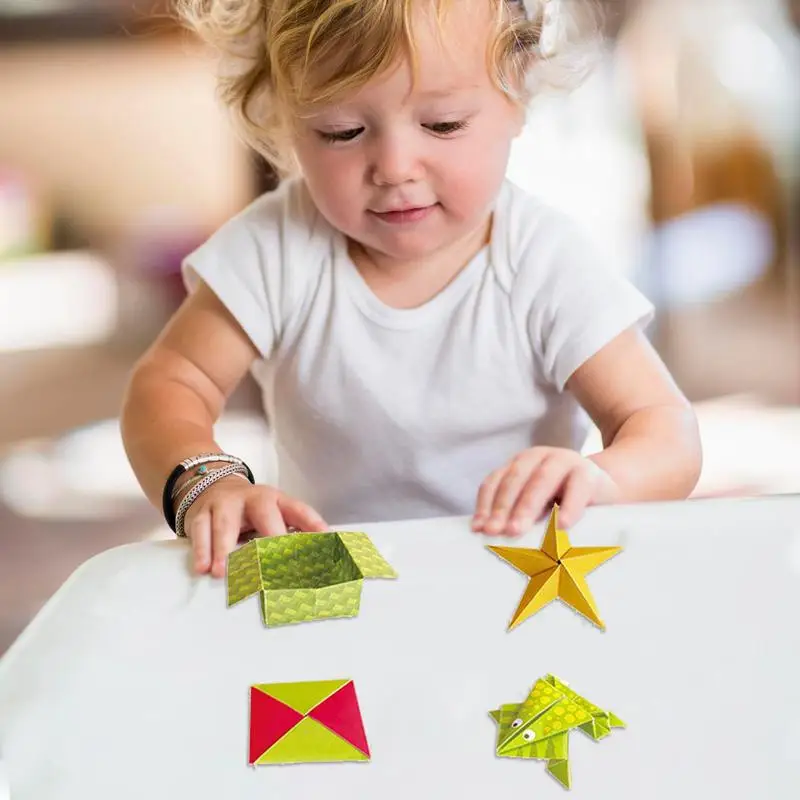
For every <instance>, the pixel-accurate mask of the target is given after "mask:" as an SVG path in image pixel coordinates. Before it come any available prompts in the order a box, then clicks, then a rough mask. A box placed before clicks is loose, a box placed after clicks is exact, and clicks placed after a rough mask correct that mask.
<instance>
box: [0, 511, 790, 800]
mask: <svg viewBox="0 0 800 800" xmlns="http://www.w3.org/2000/svg"><path fill="white" fill-rule="evenodd" d="M799 520H800V497H797V496H792V497H788V496H787V497H780V498H774V499H763V500H749V501H730V500H726V501H693V502H689V503H676V504H663V505H661V504H659V505H650V506H631V507H621V508H599V509H592V510H590V512H589V513H588V514H587V516H586V517H585V518H584V519H583V520H582V521H581V522H580V523H579V524H578V525H576V526H575V527H574V528H573V529H572V530H571V531H570V535H571V540H572V543H573V545H613V544H622V545H623V547H624V551H623V552H622V553H621V554H620V555H618V556H616V557H615V558H613V559H612V560H611V561H609V562H607V563H606V564H604V565H603V566H601V567H600V568H599V569H598V570H596V571H595V572H593V573H592V574H591V575H590V576H589V582H590V586H591V589H592V591H593V593H594V596H595V598H596V600H597V603H598V606H599V609H600V613H601V615H602V617H603V618H604V619H605V621H606V623H607V625H608V629H607V631H606V632H605V633H604V632H601V631H600V630H598V629H596V628H594V627H593V626H592V625H591V624H590V623H588V622H585V621H584V620H583V619H582V618H581V617H579V616H578V615H577V614H575V612H573V611H572V610H571V609H569V608H568V607H566V606H564V605H562V604H561V603H555V604H552V605H550V606H548V607H547V608H546V609H544V610H543V611H542V612H540V613H539V614H537V615H535V616H534V617H532V618H531V619H529V620H528V621H526V622H525V623H523V624H522V625H521V626H520V627H518V628H517V629H515V630H513V631H511V632H506V627H505V626H506V623H507V621H508V619H509V617H510V615H511V613H512V612H513V610H514V608H515V607H516V604H517V602H518V600H519V598H520V596H521V593H522V591H523V588H524V586H525V584H526V579H525V578H524V576H522V575H521V574H520V573H518V572H516V571H515V570H514V569H513V568H512V567H511V566H509V565H508V564H506V563H504V562H503V561H501V560H500V559H499V558H497V557H496V556H495V555H493V554H492V553H490V552H488V551H487V550H485V549H484V544H486V543H487V541H488V539H486V538H484V537H478V536H475V535H473V534H471V533H470V532H469V530H468V526H467V521H466V520H465V519H448V520H434V521H422V522H415V523H392V524H384V525H370V526H364V529H365V530H367V532H368V533H370V535H371V536H372V538H373V540H374V541H375V543H376V544H377V545H378V547H379V548H380V550H381V551H382V552H383V554H384V555H385V556H386V557H387V559H388V560H389V561H390V562H391V563H392V564H393V565H394V566H395V568H396V569H397V570H398V572H399V576H400V577H399V579H398V580H397V581H373V580H370V581H366V582H365V585H364V591H363V597H362V607H361V612H360V615H359V616H358V617H357V618H354V619H346V620H329V621H325V622H315V623H308V624H301V625H293V626H286V627H281V628H270V629H266V628H264V627H263V626H262V623H261V620H260V616H259V610H258V604H257V600H256V599H255V598H253V599H251V600H248V601H246V602H244V603H242V604H240V605H239V606H236V607H234V608H232V609H228V608H226V603H225V585H224V583H223V582H222V581H215V580H212V579H209V578H203V579H196V578H192V577H191V576H190V574H189V572H188V564H187V550H186V548H185V547H184V546H183V544H182V543H180V542H177V541H169V542H149V543H145V544H136V545H131V546H126V547H121V548H116V549H114V550H111V551H108V552H106V553H104V554H102V555H100V556H97V557H96V558H94V559H92V560H91V561H89V562H88V563H87V564H85V565H84V566H83V567H81V568H80V569H79V570H78V571H77V572H76V573H75V575H74V576H73V577H72V578H71V579H70V580H69V581H68V582H67V583H66V584H65V585H64V586H63V587H62V588H61V589H60V590H59V592H58V593H57V594H56V595H55V596H54V597H53V599H52V600H51V601H50V603H49V604H48V605H47V606H46V607H45V608H44V609H43V611H42V612H41V613H40V614H39V616H38V617H37V618H36V619H35V620H34V621H33V623H32V624H31V625H30V626H29V628H28V629H27V630H26V631H25V632H24V633H23V635H22V636H21V637H20V639H19V640H18V641H17V642H16V643H15V645H14V646H13V647H12V648H11V650H10V651H9V652H8V653H7V655H6V656H5V658H4V659H3V660H2V661H0V754H1V755H2V757H3V758H4V759H5V767H6V770H7V772H8V776H9V781H10V786H11V800H67V799H68V798H69V799H71V798H75V800H108V798H114V800H127V799H128V798H131V799H133V798H136V800H140V798H148V800H161V798H163V799H164V800H175V798H191V799H192V800H202V799H203V798H209V800H211V799H212V798H213V799H214V800H217V798H236V800H248V799H249V798H253V800H256V799H257V800H263V799H264V798H279V800H308V799H309V798H316V797H321V798H322V797H324V798H326V800H333V799H334V798H347V800H356V799H358V800H360V799H361V798H381V799H382V800H393V799H394V798H408V797H413V798H420V799H421V798H443V797H458V798H459V800H468V799H469V798H476V800H477V799H478V798H480V799H481V800H484V799H485V798H489V797H514V798H516V797H518V798H523V797H526V798H527V797H533V796H535V797H539V798H548V797H550V798H562V797H564V796H565V794H564V790H563V789H562V788H561V787H560V786H559V784H557V783H556V782H555V781H554V780H553V779H552V778H551V777H550V776H548V775H547V774H546V772H545V767H544V763H543V762H538V761H523V760H510V759H498V758H495V755H494V736H495V727H494V723H493V722H492V720H491V719H490V717H489V716H488V714H487V712H488V710H489V709H491V708H494V707H496V706H498V705H500V704H501V703H506V702H514V701H521V700H522V699H523V698H524V697H525V695H526V693H527V691H528V689H529V687H530V685H531V684H532V683H533V681H534V680H535V679H536V678H538V677H540V676H543V675H544V674H546V673H548V672H552V673H554V674H556V675H558V676H559V677H561V678H563V679H565V680H567V681H569V682H570V684H571V686H572V687H573V688H574V689H575V690H576V691H578V692H579V693H581V694H583V695H585V696H586V697H588V698H589V699H590V700H592V701H593V702H595V703H597V704H598V705H600V706H602V707H604V708H607V709H609V710H612V711H614V712H615V713H616V714H618V715H619V716H620V717H621V718H622V719H623V720H625V722H626V723H627V724H628V727H627V729H625V730H621V731H615V732H614V733H613V734H612V736H610V737H608V738H606V739H604V740H602V741H600V742H594V741H592V740H590V739H589V738H588V737H585V736H584V735H583V734H582V733H580V732H574V733H573V734H572V735H571V741H570V756H571V762H572V779H573V788H572V790H571V792H570V793H569V794H568V795H566V796H569V795H570V794H571V795H572V796H574V797H577V798H614V800H639V798H643V797H647V798H648V800H660V799H661V798H670V800H671V799H672V798H705V797H708V798H717V797H720V798H721V797H724V798H726V800H740V799H741V800H752V799H753V798H765V799H767V798H768V800H790V798H792V799H793V800H796V798H797V797H798V796H800V624H799V623H798V612H799V611H800V521H799ZM542 532H543V525H539V526H538V527H537V528H536V529H535V530H534V531H532V532H531V533H530V534H529V535H527V536H526V537H524V538H523V539H522V540H518V542H517V543H519V544H524V545H527V546H532V547H538V546H539V544H540V542H541V536H542ZM339 677H342V678H353V679H354V680H355V684H356V689H357V692H358V696H359V702H360V705H361V710H362V714H363V717H364V721H365V726H366V730H367V735H368V738H369V742H370V747H371V749H372V755H373V758H372V761H371V763H368V764H364V763H361V764H358V763H354V764H350V763H345V764H324V765H292V766H269V767H258V768H250V767H248V766H247V763H246V762H247V736H248V687H249V686H250V684H254V683H267V682H278V681H300V680H318V679H331V678H339Z"/></svg>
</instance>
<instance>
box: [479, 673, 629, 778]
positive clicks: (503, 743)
mask: <svg viewBox="0 0 800 800" xmlns="http://www.w3.org/2000/svg"><path fill="white" fill-rule="evenodd" d="M489 714H490V715H491V717H492V718H493V719H494V721H495V722H496V723H497V742H496V754H497V756H498V757H500V758H534V759H539V760H542V761H546V762H547V765H546V769H547V772H549V773H550V775H552V776H553V777H554V778H555V779H556V780H557V781H558V782H559V783H561V784H562V786H564V787H565V788H567V789H569V788H570V784H571V777H570V765H569V753H568V745H569V733H570V731H573V730H575V729H576V728H577V729H579V730H581V731H583V732H584V733H585V734H586V735H587V736H590V737H591V738H592V739H594V740H599V739H602V738H604V737H605V736H608V734H609V733H610V732H611V729H612V728H624V727H625V723H624V722H623V721H622V720H621V719H620V718H619V717H617V716H616V715H615V714H613V713H612V712H610V711H604V710H603V709H601V708H598V706H596V705H594V704H593V703H590V702H589V701H588V700H587V699H586V698H584V697H581V696H580V695H579V694H577V692H574V691H573V690H572V689H570V688H569V686H567V684H566V683H565V682H564V681H562V680H559V679H558V678H556V677H555V676H554V675H545V677H544V678H540V679H539V680H537V681H536V683H535V684H534V685H533V688H532V689H531V692H530V694H529V695H528V697H527V698H526V699H525V700H524V701H523V702H522V703H516V704H510V705H503V706H500V708H498V709H495V710H494V711H490V712H489Z"/></svg>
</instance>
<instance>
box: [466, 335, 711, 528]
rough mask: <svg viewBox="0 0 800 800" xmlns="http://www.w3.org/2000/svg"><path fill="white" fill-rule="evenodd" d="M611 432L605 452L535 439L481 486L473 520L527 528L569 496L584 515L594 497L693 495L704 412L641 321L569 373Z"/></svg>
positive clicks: (568, 506)
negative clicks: (585, 452) (697, 411)
mask: <svg viewBox="0 0 800 800" xmlns="http://www.w3.org/2000/svg"><path fill="white" fill-rule="evenodd" d="M567 389H568V390H569V391H571V392H572V393H573V394H574V395H575V397H576V398H577V399H578V401H579V402H580V403H581V405H582V406H583V407H584V409H586V411H587V412H588V414H589V415H590V416H591V418H592V420H593V421H594V423H595V425H597V427H598V428H599V430H600V432H601V434H602V437H603V446H604V449H603V451H602V452H600V453H597V454H595V455H592V456H589V457H588V458H582V457H581V456H580V455H579V454H578V453H575V452H574V451H571V450H566V449H562V448H552V447H533V448H531V449H529V450H525V451H524V452H522V453H520V454H519V455H518V456H517V457H516V458H515V459H513V460H512V462H511V463H510V464H508V465H506V466H504V467H502V468H501V469H499V470H496V471H495V472H494V473H492V475H490V476H489V477H488V478H487V479H486V481H485V482H484V484H483V485H482V486H481V489H480V492H479V496H478V504H477V509H476V514H475V519H474V520H473V529H474V530H476V531H482V532H485V533H489V534H497V533H502V532H506V533H509V534H517V533H520V532H522V531H523V530H524V529H525V528H526V527H528V525H530V524H531V523H532V522H533V521H534V520H537V519H539V518H541V516H542V515H543V514H545V513H547V511H548V510H549V506H550V504H551V503H552V502H553V500H554V499H556V498H558V499H560V503H561V505H560V512H559V518H560V520H561V522H562V524H563V525H565V526H567V525H571V524H574V523H575V522H576V521H577V520H578V519H579V518H580V516H581V515H582V514H583V511H584V509H585V507H586V506H587V505H590V504H601V503H630V502H641V501H647V500H669V499H683V498H686V497H688V496H689V494H690V493H691V492H692V490H693V489H694V487H695V486H696V484H697V481H698V479H699V476H700V468H701V463H702V455H701V447H700V436H699V432H698V427H697V420H696V418H695V415H694V412H693V410H692V408H691V405H690V404H689V402H688V401H687V399H686V398H685V397H684V395H683V394H682V393H681V391H680V390H679V389H678V387H677V386H676V384H675V382H674V381H673V379H672V377H671V376H670V374H669V372H668V371H667V369H666V367H665V366H664V364H663V363H662V362H661V359H660V358H659V357H658V355H657V354H656V352H655V351H654V350H653V348H652V346H651V345H650V343H649V342H648V341H647V339H646V338H645V336H644V335H643V334H642V333H641V332H640V331H639V329H638V328H632V329H630V330H628V331H626V332H624V333H622V334H620V335H619V336H618V337H616V338H615V339H614V340H613V341H611V342H610V343H609V344H608V345H606V346H605V347H603V348H602V349H601V350H600V351H599V352H598V353H597V354H595V355H594V356H593V357H592V358H590V359H589V360H588V361H586V362H585V363H584V364H583V365H582V366H581V367H579V368H578V369H577V370H576V371H575V373H574V374H573V375H572V377H571V378H570V380H569V381H568V382H567Z"/></svg>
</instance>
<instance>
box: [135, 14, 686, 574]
mask: <svg viewBox="0 0 800 800" xmlns="http://www.w3.org/2000/svg"><path fill="white" fill-rule="evenodd" d="M183 2H184V5H185V7H186V10H187V15H188V17H189V18H190V19H191V20H192V21H193V22H194V24H195V25H196V27H197V29H198V30H199V31H200V32H201V33H202V34H204V35H205V36H206V37H207V38H208V39H209V40H210V41H213V42H215V43H216V44H219V45H221V46H222V47H223V49H225V50H226V51H227V52H228V53H229V54H230V55H231V56H232V57H235V58H233V59H232V60H231V61H230V65H229V66H228V69H227V72H226V75H225V77H224V78H223V84H222V89H223V97H224V98H225V100H226V101H227V102H228V103H229V104H230V106H231V107H232V108H233V110H234V111H236V112H237V114H238V115H239V119H240V120H241V123H242V130H243V131H244V132H245V134H246V135H247V136H248V139H249V141H251V142H252V143H254V144H256V145H257V146H259V147H260V148H261V151H262V152H264V153H265V154H267V155H269V156H270V157H271V158H272V159H273V160H274V161H275V162H276V163H278V164H280V165H282V166H284V167H285V168H286V169H289V168H290V167H291V166H292V163H293V162H296V164H297V166H298V167H299V172H300V175H301V177H289V178H287V179H286V180H284V181H283V182H282V184H281V186H280V187H279V188H278V190H277V191H275V192H273V193H269V194H266V195H264V196H263V197H261V198H260V199H258V200H256V201H255V202H254V203H253V204H252V205H250V206H249V207H248V208H247V209H246V210H244V211H243V212H242V213H240V214H239V215H237V216H236V217H235V218H234V219H233V220H231V221H229V222H228V223H227V224H225V225H224V226H223V227H222V228H221V229H220V230H219V231H218V232H217V233H216V234H214V235H213V236H212V237H211V238H210V239H209V241H208V242H206V243H205V244H204V245H203V246H201V247H200V248H199V249H198V250H197V251H196V252H195V253H193V254H192V255H191V256H189V257H188V259H187V260H186V264H185V277H186V281H187V284H188V286H189V288H190V294H189V297H188V299H187V300H186V302H185V303H184V304H183V306H182V308H180V309H179V311H178V312H177V314H176V315H175V317H174V319H173V320H172V321H171V322H170V324H169V325H168V326H167V328H166V330H165V331H164V332H163V333H162V335H161V336H160V337H159V339H158V340H157V341H156V343H155V344H154V345H153V346H152V347H151V348H150V350H149V352H148V353H147V354H146V355H145V356H144V357H143V358H142V359H141V361H140V363H139V364H138V365H137V368H136V370H135V372H134V374H133V376H132V379H131V383H130V387H129V390H128V394H127V398H126V402H125V407H124V409H123V417H122V430H123V437H124V441H125V446H126V449H127V453H128V455H129V458H130V461H131V463H132V465H133V468H134V470H135V472H136V474H137V476H138V479H139V480H140V482H141V484H142V487H143V489H144V491H145V493H146V494H147V496H148V497H149V498H150V499H151V500H152V502H154V503H156V504H161V505H162V506H163V510H164V514H165V516H166V518H167V520H168V522H169V524H170V525H171V526H173V528H174V529H177V533H178V534H179V535H184V534H185V535H187V536H188V537H189V538H190V539H191V541H192V545H193V551H194V562H195V568H196V570H197V571H198V572H199V573H209V572H210V573H211V574H212V575H214V576H222V575H224V573H225V560H226V556H227V554H228V553H229V552H230V551H231V550H232V549H233V548H234V547H235V546H236V543H237V540H238V537H239V535H240V533H242V532H247V531H255V532H257V533H258V534H260V535H276V534H282V533H286V531H287V529H290V528H292V527H294V528H299V529H302V530H309V531H313V530H327V529H328V528H329V525H330V524H334V525H343V524H349V523H358V522H370V521H377V520H392V519H404V518H414V517H416V518H420V517H432V516H439V515H463V514H472V513H473V512H474V516H473V520H472V527H473V530H475V531H477V532H482V533H485V534H489V535H497V534H501V533H504V534H508V535H514V534H517V533H520V532H522V531H524V530H525V529H526V528H528V527H529V526H530V525H531V524H532V523H533V522H534V521H535V520H538V519H539V518H540V517H542V516H543V515H544V514H546V513H547V512H548V511H549V507H550V504H551V503H552V502H553V500H554V499H555V498H558V499H559V500H560V502H561V514H560V521H561V523H562V524H563V525H564V526H569V525H571V524H573V523H575V521H576V520H577V519H578V518H579V517H580V516H581V514H582V513H583V510H584V509H585V507H586V506H587V505H588V504H598V503H621V502H634V501H644V500H654V499H668V498H685V497H687V495H688V494H689V493H690V492H691V490H692V489H693V487H694V486H695V483H696V481H697V478H698V473H699V468H700V446H699V441H698V433H697V428H696V423H695V418H694V416H693V413H692V410H691V407H690V405H689V404H688V402H687V401H686V399H685V398H684V397H683V396H682V394H681V393H680V391H679V390H678V389H677V387H676V386H675V385H674V383H673V382H672V380H671V378H670V376H669V374H668V373H667V371H666V369H665V368H664V366H663V365H662V364H661V362H660V361H659V359H658V357H657V356H656V355H655V353H654V352H653V350H652V349H651V348H650V346H649V344H648V342H647V340H646V338H645V337H644V336H643V334H642V333H641V331H640V327H641V326H642V325H643V324H644V323H646V322H647V321H648V320H649V318H650V316H651V313H652V308H651V306H650V304H649V303H648V302H647V301H646V300H645V299H644V298H643V297H642V296H641V295H640V294H639V293H638V292H637V291H636V290H634V289H633V288H632V287H631V286H630V285H629V284H628V283H627V282H625V281H624V280H622V279H620V278H618V277H617V276H616V275H615V274H613V273H612V272H610V271H607V270H605V269H603V267H602V266H601V265H599V264H598V263H597V261H596V257H595V254H594V252H593V250H592V248H591V247H590V246H588V245H587V244H586V243H584V242H583V241H582V239H581V237H580V235H579V234H578V232H577V231H576V229H575V228H574V227H573V226H572V225H571V224H570V223H569V222H568V221H567V220H566V219H564V218H563V217H562V216H561V215H560V214H558V213H556V212H554V211H552V210H550V209H548V208H546V207H545V206H544V205H543V204H541V203H540V202H538V201H536V200H534V199H533V198H531V197H529V196H527V195H526V194H524V193H523V192H522V191H521V190H520V189H518V188H517V187H515V186H513V185H511V184H510V183H509V182H508V181H507V180H506V179H505V170H506V164H507V159H508V155H509V148H510V146H511V143H512V141H513V139H514V138H515V136H516V135H517V134H518V132H519V130H520V127H521V125H522V123H523V119H524V104H525V101H526V99H527V98H526V94H525V89H526V87H527V86H530V83H529V81H528V78H529V76H530V75H532V74H533V73H532V70H534V69H535V68H536V66H537V42H538V41H539V37H540V30H539V26H538V25H536V24H535V23H534V22H531V21H530V20H529V19H527V18H526V17H525V15H524V9H522V8H521V7H520V5H519V4H517V3H512V2H510V0H458V1H457V2H456V1H455V0H451V1H448V0H439V2H437V1H436V0H313V1H312V0H266V1H265V0H183ZM528 5H530V2H529V3H528ZM248 59H249V60H248ZM251 369H252V371H253V374H254V375H255V377H256V378H257V380H258V381H259V383H260V385H261V387H262V388H263V397H264V404H265V410H266V412H267V414H268V418H269V420H270V422H271V426H272V429H273V433H274V439H275V445H276V449H277V454H278V463H279V470H280V476H279V481H278V485H276V486H264V485H258V484H254V483H253V478H254V476H252V475H251V474H250V472H249V468H248V467H247V466H246V465H245V464H243V462H241V460H240V459H238V458H237V457H236V456H235V455H228V454H222V453H221V451H220V449H219V447H218V446H217V445H216V444H215V442H214V438H213V431H212V426H213V424H214V422H215V420H216V419H217V417H218V416H219V414H220V412H221V411H222V409H223V407H224V405H225V401H226V398H227V397H228V396H229V395H230V394H231V392H232V391H233V390H234V388H235V387H236V385H237V384H238V383H239V382H240V381H241V380H242V378H243V377H244V376H245V375H246V373H247V372H248V370H251ZM583 410H585V412H587V413H588V415H589V416H590V417H591V418H592V419H593V420H594V421H595V423H596V424H597V426H598V428H599V429H600V431H601V432H602V436H603V443H604V448H605V449H604V450H603V451H602V452H600V453H597V454H595V455H592V456H590V457H589V458H582V457H581V455H580V454H579V452H578V451H579V449H580V448H581V446H582V444H583V441H584V438H585V434H586V420H585V417H584V416H583V413H582V412H583ZM182 460H184V461H183V463H182V464H179V462H181V461H182ZM176 465H178V466H177V467H176ZM173 468H174V469H173ZM170 470H173V471H172V473H170Z"/></svg>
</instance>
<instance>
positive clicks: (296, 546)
mask: <svg viewBox="0 0 800 800" xmlns="http://www.w3.org/2000/svg"><path fill="white" fill-rule="evenodd" d="M396 577H397V573H396V572H395V571H394V570H393V569H392V567H391V566H390V565H389V564H388V563H387V562H386V561H385V560H384V558H383V557H382V556H381V554H380V553H379V552H378V550H377V549H376V548H375V545H374V544H373V543H372V542H371V541H370V539H369V537H368V536H367V535H366V534H365V533H358V532H331V533H292V534H286V535H284V536H273V537H266V538H263V539H254V540H252V541H250V542H248V543H247V544H245V545H243V546H242V547H240V548H239V549H238V550H234V551H233V552H232V553H231V554H230V555H229V556H228V575H227V581H228V606H232V605H235V604H236V603H238V602H240V601H241V600H245V599H246V598H248V597H250V596H251V595H254V594H256V593H258V594H259V597H260V603H261V618H262V619H263V621H264V624H265V625H267V626H276V625H288V624H290V623H295V622H308V621H311V620H319V619H331V618H336V617H354V616H356V615H357V614H358V610H359V607H360V604H361V587H362V583H363V580H364V578H396Z"/></svg>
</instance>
